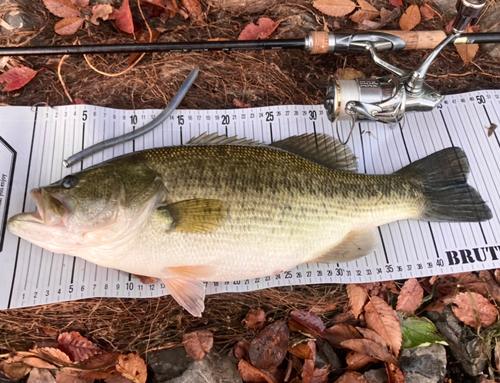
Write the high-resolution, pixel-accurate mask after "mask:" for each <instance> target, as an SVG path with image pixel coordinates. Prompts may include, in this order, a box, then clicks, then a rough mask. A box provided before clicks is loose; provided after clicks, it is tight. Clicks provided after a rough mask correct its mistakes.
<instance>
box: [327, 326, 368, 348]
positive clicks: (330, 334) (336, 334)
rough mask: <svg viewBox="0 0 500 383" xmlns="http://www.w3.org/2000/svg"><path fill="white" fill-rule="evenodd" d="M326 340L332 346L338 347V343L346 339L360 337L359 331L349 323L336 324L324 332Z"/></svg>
mask: <svg viewBox="0 0 500 383" xmlns="http://www.w3.org/2000/svg"><path fill="white" fill-rule="evenodd" d="M325 337H326V340H328V343H330V344H331V345H332V347H336V348H340V347H341V346H340V343H342V342H343V341H344V340H348V339H361V335H360V334H359V332H358V331H357V330H356V329H355V328H354V326H351V325H350V324H336V325H334V326H332V327H330V328H329V329H328V330H326V332H325Z"/></svg>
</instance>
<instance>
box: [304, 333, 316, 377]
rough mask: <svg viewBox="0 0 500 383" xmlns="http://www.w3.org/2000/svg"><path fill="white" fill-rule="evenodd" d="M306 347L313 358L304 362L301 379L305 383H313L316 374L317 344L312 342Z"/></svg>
mask: <svg viewBox="0 0 500 383" xmlns="http://www.w3.org/2000/svg"><path fill="white" fill-rule="evenodd" d="M306 345H307V347H308V348H309V350H310V351H311V357H310V358H307V359H306V360H304V365H303V366H302V374H301V377H302V382H303V383H311V380H312V377H313V374H314V365H315V364H316V343H315V342H314V341H313V340H310V341H308V342H307V344H306Z"/></svg>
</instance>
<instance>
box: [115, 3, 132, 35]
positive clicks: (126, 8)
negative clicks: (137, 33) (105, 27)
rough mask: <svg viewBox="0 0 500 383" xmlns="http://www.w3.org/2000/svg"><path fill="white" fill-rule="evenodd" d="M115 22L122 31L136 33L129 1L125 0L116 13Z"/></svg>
mask: <svg viewBox="0 0 500 383" xmlns="http://www.w3.org/2000/svg"><path fill="white" fill-rule="evenodd" d="M115 22H116V26H117V28H118V29H119V30H120V31H122V32H125V33H130V34H132V33H134V22H133V20H132V12H130V5H129V2H128V0H123V3H122V5H121V7H120V8H119V9H118V11H117V12H116V15H115Z"/></svg>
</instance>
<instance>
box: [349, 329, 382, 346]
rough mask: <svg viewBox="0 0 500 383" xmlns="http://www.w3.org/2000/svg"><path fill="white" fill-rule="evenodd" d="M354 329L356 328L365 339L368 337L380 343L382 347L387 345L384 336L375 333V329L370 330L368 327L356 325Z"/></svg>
mask: <svg viewBox="0 0 500 383" xmlns="http://www.w3.org/2000/svg"><path fill="white" fill-rule="evenodd" d="M356 330H358V331H359V332H360V333H361V335H363V337H364V338H365V339H370V340H373V341H374V342H376V343H379V344H381V345H382V346H384V347H388V345H387V342H386V341H385V339H384V338H382V337H381V336H380V335H379V334H377V333H376V332H375V331H373V330H370V329H369V328H364V327H356Z"/></svg>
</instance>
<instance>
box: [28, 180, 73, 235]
mask: <svg viewBox="0 0 500 383" xmlns="http://www.w3.org/2000/svg"><path fill="white" fill-rule="evenodd" d="M30 194H31V196H32V197H33V199H34V200H35V204H36V208H37V211H35V212H33V213H27V214H28V216H29V217H31V218H32V219H33V220H34V221H41V222H43V223H44V224H45V225H48V226H64V223H65V221H66V219H67V217H68V216H69V208H68V207H67V206H66V204H65V203H64V202H63V201H62V199H60V198H57V197H54V196H53V195H51V194H50V193H47V192H46V191H45V190H44V189H42V188H36V189H32V190H31V191H30ZM27 218H28V217H27ZM28 219H29V218H28Z"/></svg>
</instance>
